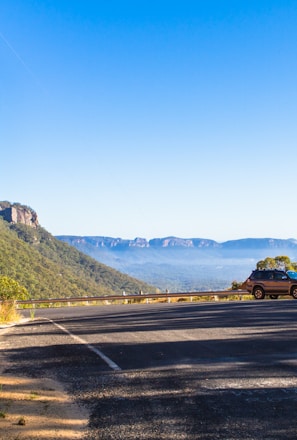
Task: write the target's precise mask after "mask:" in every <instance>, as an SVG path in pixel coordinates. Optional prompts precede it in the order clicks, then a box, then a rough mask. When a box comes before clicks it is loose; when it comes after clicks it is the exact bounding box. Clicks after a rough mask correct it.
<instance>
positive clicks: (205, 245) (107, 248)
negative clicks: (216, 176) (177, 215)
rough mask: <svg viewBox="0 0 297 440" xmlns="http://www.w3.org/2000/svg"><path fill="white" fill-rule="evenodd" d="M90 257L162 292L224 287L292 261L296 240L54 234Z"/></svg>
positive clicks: (296, 253)
mask: <svg viewBox="0 0 297 440" xmlns="http://www.w3.org/2000/svg"><path fill="white" fill-rule="evenodd" d="M56 238H58V239H59V240H62V241H65V242H66V243H68V244H70V245H72V246H74V247H76V248H77V249H78V250H80V251H82V252H84V253H85V254H87V255H90V256H91V257H93V258H94V259H96V260H98V261H100V262H101V263H104V264H106V265H108V266H110V267H112V268H114V269H117V270H119V271H121V272H123V273H126V274H128V275H130V276H133V277H135V278H138V279H141V280H143V281H145V282H147V283H149V284H152V285H155V286H157V287H159V288H160V289H161V290H165V289H168V290H170V291H171V292H173V291H195V290H196V291H199V290H212V289H214V290H216V289H225V288H228V287H230V286H231V284H232V282H233V281H238V282H241V281H244V280H245V279H246V278H247V277H248V276H249V274H250V272H251V271H252V270H253V269H255V267H256V263H257V262H258V261H259V260H261V259H265V258H266V257H268V256H269V257H275V256H277V255H287V256H289V257H290V259H291V260H292V261H296V260H297V240H295V239H288V240H282V239H272V238H263V239H251V238H250V239H241V240H230V241H226V242H223V243H218V242H216V241H214V240H208V239H201V238H192V239H183V238H178V237H165V238H156V239H153V240H149V241H147V240H146V239H144V238H136V239H133V240H124V239H121V238H112V237H101V236H67V235H63V236H57V237H56Z"/></svg>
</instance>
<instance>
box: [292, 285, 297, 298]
mask: <svg viewBox="0 0 297 440" xmlns="http://www.w3.org/2000/svg"><path fill="white" fill-rule="evenodd" d="M291 295H292V297H293V298H295V299H297V286H293V287H292V289H291Z"/></svg>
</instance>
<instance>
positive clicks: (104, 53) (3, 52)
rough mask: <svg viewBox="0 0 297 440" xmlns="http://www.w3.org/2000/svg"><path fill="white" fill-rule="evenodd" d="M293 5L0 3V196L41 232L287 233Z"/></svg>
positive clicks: (295, 121) (290, 221) (296, 53)
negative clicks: (29, 215) (24, 211)
mask: <svg viewBox="0 0 297 440" xmlns="http://www.w3.org/2000/svg"><path fill="white" fill-rule="evenodd" d="M296 43H297V1H296V0H291V1H290V0H220V1H219V0H195V1H194V0H193V1H189V0H182V1H174V0H170V1H166V0H158V1H155V0H150V1H146V0H138V1H130V0H127V1H125V0H121V1H120V0H93V1H92V0H13V1H12V0H1V2H0V60H1V69H0V142H1V172H0V187H1V195H0V200H8V201H10V202H20V203H23V204H26V205H29V206H31V207H32V208H33V209H35V210H36V211H37V213H38V215H39V221H40V223H41V225H42V226H43V227H45V228H46V229H47V230H48V231H49V232H51V233H53V234H54V235H58V234H67V235H71V234H73V235H106V236H113V237H122V238H134V237H137V236H140V237H145V238H147V239H150V238H153V237H164V236H168V235H175V236H178V237H184V238H187V237H203V238H212V239H215V240H217V241H225V240H231V239H236V238H246V237H274V238H289V237H293V238H297V220H296V215H297V205H296V196H295V194H296V147H297V44H296Z"/></svg>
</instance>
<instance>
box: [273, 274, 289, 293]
mask: <svg viewBox="0 0 297 440" xmlns="http://www.w3.org/2000/svg"><path fill="white" fill-rule="evenodd" d="M273 278H274V283H273V287H274V292H275V293H284V292H288V288H289V287H288V286H289V277H288V275H286V273H285V272H274V275H273Z"/></svg>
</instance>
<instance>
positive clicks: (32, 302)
mask: <svg viewBox="0 0 297 440" xmlns="http://www.w3.org/2000/svg"><path fill="white" fill-rule="evenodd" d="M234 295H239V296H243V295H250V293H249V292H248V291H246V290H217V291H211V292H209V291H206V292H174V293H168V292H167V293H145V294H136V295H132V294H131V295H128V294H126V295H104V296H82V297H77V298H48V299H28V300H17V301H16V304H17V305H18V304H20V305H21V304H27V305H35V304H54V303H67V304H68V305H70V304H71V303H78V302H84V303H89V302H96V301H108V302H109V301H126V300H138V299H147V300H149V299H152V298H153V299H162V298H165V299H167V300H168V302H170V299H171V298H187V297H190V298H193V297H197V296H200V297H201V296H209V297H214V299H218V298H219V297H227V296H234Z"/></svg>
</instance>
